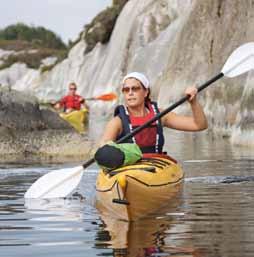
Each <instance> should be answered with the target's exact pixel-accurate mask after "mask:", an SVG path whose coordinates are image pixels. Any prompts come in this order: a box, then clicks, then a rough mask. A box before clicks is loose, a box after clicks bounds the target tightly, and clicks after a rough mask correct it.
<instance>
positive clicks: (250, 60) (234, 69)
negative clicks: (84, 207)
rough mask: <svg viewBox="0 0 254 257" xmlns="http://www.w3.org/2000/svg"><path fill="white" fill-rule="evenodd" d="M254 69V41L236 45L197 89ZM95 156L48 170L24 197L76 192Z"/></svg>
mask: <svg viewBox="0 0 254 257" xmlns="http://www.w3.org/2000/svg"><path fill="white" fill-rule="evenodd" d="M252 69H254V43H253V42H251V43H247V44H244V45H241V46H240V47H238V48H237V49H236V50H235V51H234V52H233V53H232V54H231V55H230V56H229V58H228V59H227V61H226V63H225V64H224V66H223V68H222V70H221V72H220V73H219V74H218V75H216V76H214V77H213V78H211V79H210V80H208V81H207V82H206V83H204V84H203V85H201V86H200V87H198V92H200V91H201V90H203V89H205V88H206V87H208V86H209V85H211V84H212V83H214V82H215V81H217V80H218V79H221V78H222V77H228V78H233V77H236V76H238V75H241V74H243V73H245V72H247V71H250V70H252ZM188 98H189V96H184V97H182V98H181V99H180V100H179V101H177V102H176V103H174V104H172V105H171V106H169V107H168V108H167V109H165V110H163V111H162V112H160V113H159V114H157V115H156V116H154V117H153V118H152V119H150V120H149V121H147V122H146V123H144V124H143V125H142V126H139V127H138V128H136V129H134V130H133V131H132V132H131V133H129V134H128V135H125V136H124V137H122V138H120V139H119V140H118V141H117V142H116V143H118V144H119V143H122V142H124V141H125V140H127V139H129V138H131V137H133V136H134V135H136V134H137V133H139V132H140V131H141V130H143V129H144V128H146V127H148V126H149V125H150V124H152V123H153V122H154V121H156V120H158V119H160V118H161V117H162V116H164V115H165V114H167V113H168V112H170V111H172V110H173V109H175V108H176V107H178V106H179V105H181V104H182V103H184V102H185V101H187V100H188ZM94 161H95V160H94V158H92V159H90V160H88V161H87V162H86V163H84V164H83V165H82V166H78V167H74V168H69V169H60V170H55V171H52V172H49V173H47V174H46V175H44V176H42V177H41V178H39V179H38V180H37V181H36V182H35V183H33V184H32V185H31V187H30V188H29V189H28V190H27V192H26V193H25V198H61V197H67V196H68V195H70V194H71V193H73V192H74V191H75V189H76V188H77V186H78V185H79V183H80V181H81V178H82V175H83V172H84V169H85V168H87V167H88V166H90V165H91V164H92V163H94Z"/></svg>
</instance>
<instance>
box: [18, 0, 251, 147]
mask: <svg viewBox="0 0 254 257" xmlns="http://www.w3.org/2000/svg"><path fill="white" fill-rule="evenodd" d="M253 13H254V5H253V4H252V2H251V1H242V2H241V3H240V2H239V1H238V0H225V1H221V0H214V1H197V0H156V1H154V0H130V1H128V2H127V4H126V5H125V7H124V9H123V11H122V13H121V14H120V16H119V18H118V20H117V23H116V25H115V28H114V31H113V33H112V35H111V39H110V42H109V43H108V44H106V45H101V44H97V46H96V47H95V48H94V49H93V51H91V52H90V53H88V54H86V55H84V51H85V48H86V44H85V42H84V41H83V40H81V41H80V42H79V43H78V44H76V45H75V46H74V47H73V49H72V50H71V51H70V53H69V56H68V58H67V59H66V60H64V61H63V62H62V63H60V64H58V65H56V67H55V68H54V69H53V70H51V71H48V72H45V73H40V72H37V71H29V72H28V73H26V74H25V75H24V76H23V77H22V78H21V79H19V80H17V81H16V83H15V85H14V87H15V88H16V89H19V90H25V89H26V90H32V91H33V92H34V93H35V94H36V96H37V97H39V98H40V99H41V100H44V101H45V100H52V99H59V98H60V97H61V96H63V95H64V94H65V93H66V90H67V86H68V83H69V82H72V81H74V82H76V83H77V84H78V86H79V93H80V94H82V95H83V96H84V97H91V96H96V95H100V94H103V93H106V92H110V91H114V92H117V93H119V95H120V86H119V85H120V83H121V79H122V77H123V76H124V75H125V74H126V73H127V72H130V71H134V70H135V71H141V72H144V73H146V75H147V76H148V77H149V78H150V80H151V83H152V91H153V96H154V98H155V99H157V100H158V101H159V104H160V106H162V107H166V106H168V105H169V104H170V103H172V102H174V101H176V100H178V99H179V97H180V96H182V94H183V92H184V89H185V88H186V87H187V86H188V85H192V84H196V85H200V84H202V83H204V82H206V81H207V80H208V79H210V78H211V77H213V76H214V75H216V74H218V73H219V72H220V70H221V68H222V66H223V64H224V62H225V61H226V59H227V58H228V56H229V55H230V54H231V53H232V51H233V50H234V49H235V48H236V47H238V46H239V45H241V44H243V43H245V42H249V41H254V16H253ZM248 76H249V77H248V81H253V74H251V75H248ZM252 88H253V83H252V82H247V75H243V76H241V77H239V78H236V79H221V80H220V81H218V82H216V84H215V85H213V86H211V87H210V88H208V89H206V90H205V91H204V92H203V93H202V94H201V95H200V99H201V102H203V105H204V108H205V111H206V113H207V115H208V118H209V125H210V128H211V129H212V130H216V131H219V132H220V133H223V134H227V135H229V136H231V135H232V134H233V135H234V136H233V137H234V140H233V139H232V142H237V144H241V142H242V144H245V143H244V142H246V140H245V138H244V136H243V137H242V138H243V140H242V141H241V135H244V133H245V131H246V133H247V134H248V135H250V133H253V129H254V122H253V119H251V118H250V114H248V115H249V116H248V117H249V118H248V120H247V121H246V118H244V117H246V114H245V112H246V111H244V110H247V113H251V111H252V110H253V109H254V106H253V98H252V101H251V97H250V96H249V94H250V93H248V94H247V93H246V92H250V91H249V90H250V89H251V92H252V93H251V94H252V95H253V90H252ZM120 100H121V99H120ZM112 107H113V106H112V104H111V103H103V102H99V101H97V102H93V103H92V102H91V109H92V110H95V111H96V112H98V113H99V112H100V113H102V112H104V113H112ZM187 109H189V107H188V106H187V105H182V106H181V107H180V108H178V109H177V110H176V111H177V112H185V111H186V110H187ZM244 115H245V116H244ZM251 117H252V114H251ZM246 124H248V125H246ZM239 128H240V129H241V133H239ZM247 134H246V135H247ZM253 145H254V140H253Z"/></svg>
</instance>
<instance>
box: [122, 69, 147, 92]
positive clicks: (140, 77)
mask: <svg viewBox="0 0 254 257" xmlns="http://www.w3.org/2000/svg"><path fill="white" fill-rule="evenodd" d="M129 78H134V79H137V80H139V81H140V82H141V83H142V85H143V86H144V87H145V88H149V87H150V83H149V80H148V78H147V77H146V76H145V75H144V74H143V73H140V72H131V73H129V74H127V75H126V76H125V77H124V78H123V83H124V82H125V80H126V79H129Z"/></svg>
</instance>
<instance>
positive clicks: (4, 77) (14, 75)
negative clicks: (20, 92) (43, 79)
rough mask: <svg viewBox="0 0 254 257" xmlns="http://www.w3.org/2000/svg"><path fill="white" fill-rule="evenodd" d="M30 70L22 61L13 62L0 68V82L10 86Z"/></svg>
mask: <svg viewBox="0 0 254 257" xmlns="http://www.w3.org/2000/svg"><path fill="white" fill-rule="evenodd" d="M30 70H32V69H29V68H27V66H26V64H24V63H14V64H13V65H12V66H10V67H9V68H6V69H4V70H0V84H2V85H5V86H11V85H13V84H15V82H16V81H18V80H19V79H21V78H22V77H23V76H24V75H25V74H26V73H27V72H28V71H30Z"/></svg>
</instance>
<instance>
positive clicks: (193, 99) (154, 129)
mask: <svg viewBox="0 0 254 257" xmlns="http://www.w3.org/2000/svg"><path fill="white" fill-rule="evenodd" d="M121 87H122V88H121V89H122V93H123V96H124V101H125V104H124V105H119V106H117V107H116V109H115V114H114V118H112V119H111V120H110V121H109V122H108V124H107V125H106V127H105V129H104V133H103V136H102V138H101V141H100V146H101V147H100V148H99V149H98V151H97V152H96V155H95V157H97V156H98V157H99V161H98V163H99V164H100V161H101V159H102V161H101V163H104V160H103V159H104V158H102V157H105V155H104V154H103V148H105V149H106V148H107V153H108V155H109V152H110V151H109V147H110V146H108V144H107V143H108V142H110V141H116V140H118V139H120V138H122V137H123V136H125V135H127V134H129V133H130V132H132V131H133V130H134V129H135V128H136V127H138V126H141V125H143V124H144V123H145V122H147V121H148V120H150V119H152V118H153V117H154V116H155V115H156V114H158V113H159V112H160V111H161V110H160V109H159V108H158V106H157V103H156V102H153V101H151V100H150V97H149V95H150V83H149V80H148V79H147V77H146V76H145V75H144V74H142V73H139V72H132V73H129V74H128V75H126V76H125V77H124V79H123V83H122V86H121ZM197 92H198V91H197V88H196V87H194V86H191V87H188V88H187V89H186V90H185V94H186V95H189V96H190V97H189V100H188V102H189V104H190V107H191V110H192V115H191V116H185V115H178V114H176V113H174V112H169V113H167V114H165V115H164V116H163V117H162V118H161V119H160V120H158V121H156V122H154V123H153V124H151V125H150V126H148V127H147V128H145V129H143V130H142V131H140V132H139V133H137V134H136V135H135V136H134V137H132V138H130V139H129V140H127V141H126V142H123V143H135V144H137V145H138V146H139V148H140V150H141V151H142V154H143V155H145V154H150V153H153V154H154V153H155V154H163V145H164V135H163V127H168V128H171V129H176V130H181V131H201V130H204V129H206V128H207V126H208V125H207V119H206V116H205V114H204V111H203V108H202V107H201V105H200V104H199V102H198V99H197ZM102 155H103V156H102ZM101 156H102V157H101ZM105 158H106V157H105Z"/></svg>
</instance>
